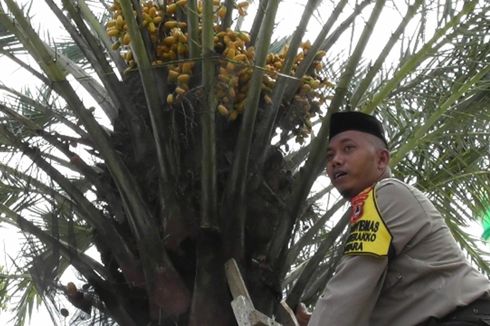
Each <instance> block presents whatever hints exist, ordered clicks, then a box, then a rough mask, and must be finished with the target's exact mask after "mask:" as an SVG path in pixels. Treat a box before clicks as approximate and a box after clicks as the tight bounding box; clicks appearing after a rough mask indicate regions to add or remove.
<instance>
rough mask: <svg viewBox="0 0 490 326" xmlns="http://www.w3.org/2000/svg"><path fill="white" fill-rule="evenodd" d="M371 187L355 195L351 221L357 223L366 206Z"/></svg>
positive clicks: (352, 201) (352, 203) (352, 202)
mask: <svg viewBox="0 0 490 326" xmlns="http://www.w3.org/2000/svg"><path fill="white" fill-rule="evenodd" d="M370 190H371V188H368V189H367V190H365V191H363V192H361V193H360V194H359V195H357V196H355V197H354V198H352V200H351V209H352V215H351V217H350V223H351V224H354V223H356V222H357V221H358V220H359V219H360V218H361V217H362V214H363V211H364V210H363V207H364V202H365V201H366V199H367V198H368V196H369V191H370Z"/></svg>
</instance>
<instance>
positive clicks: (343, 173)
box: [333, 171, 347, 180]
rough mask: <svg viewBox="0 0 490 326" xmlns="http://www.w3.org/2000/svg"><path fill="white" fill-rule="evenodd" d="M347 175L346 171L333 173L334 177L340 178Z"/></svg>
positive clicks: (335, 178)
mask: <svg viewBox="0 0 490 326" xmlns="http://www.w3.org/2000/svg"><path fill="white" fill-rule="evenodd" d="M345 175H347V173H346V172H344V171H337V172H335V173H334V174H333V179H334V180H338V179H339V178H342V177H343V176H345Z"/></svg>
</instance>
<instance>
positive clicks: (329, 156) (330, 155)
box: [327, 153, 333, 162]
mask: <svg viewBox="0 0 490 326" xmlns="http://www.w3.org/2000/svg"><path fill="white" fill-rule="evenodd" d="M332 159H333V153H328V154H327V162H329V161H331V160H332Z"/></svg>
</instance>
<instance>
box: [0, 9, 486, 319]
mask: <svg viewBox="0 0 490 326" xmlns="http://www.w3.org/2000/svg"><path fill="white" fill-rule="evenodd" d="M1 2H2V0H0V3H1ZM17 2H19V1H17ZM23 2H26V1H25V0H23ZM351 2H352V3H354V2H353V1H351ZM3 6H4V8H5V5H3ZM303 6H304V5H303V1H291V0H289V1H285V2H284V4H281V6H280V7H279V8H280V9H279V12H278V20H277V26H276V30H277V31H279V34H281V35H286V34H289V33H292V32H293V31H294V29H295V27H296V25H297V23H298V22H299V19H300V16H299V15H300V13H301V12H302V10H303ZM348 6H350V7H348V8H346V9H345V10H344V12H350V11H351V9H352V5H348ZM401 11H402V13H404V9H403V10H401ZM249 12H250V13H251V14H253V12H254V7H253V6H251V7H250V9H249ZM366 12H370V11H369V10H366ZM32 13H33V14H34V18H33V19H34V22H35V27H37V26H46V24H45V22H46V21H47V20H50V19H49V18H47V17H49V15H50V11H49V9H47V8H46V5H45V4H44V1H40V0H37V1H34V7H33V10H32ZM328 16H329V12H325V10H324V9H320V10H318V11H317V12H316V13H315V17H314V18H313V23H312V24H311V26H310V27H309V28H308V31H307V36H306V39H309V40H311V41H313V40H314V39H315V36H316V34H317V33H318V26H319V24H321V23H323V22H324V20H326V19H327V18H328ZM400 17H401V14H400V13H399V12H398V10H396V9H395V8H391V7H388V8H385V9H384V11H383V13H382V18H381V19H382V22H383V23H382V24H381V25H377V26H376V29H375V31H374V35H373V36H372V38H373V41H372V42H371V43H370V44H371V46H370V47H368V48H367V49H366V54H365V57H366V58H367V59H368V60H373V59H374V58H376V56H377V54H378V53H379V51H380V50H381V48H382V46H384V44H385V43H386V40H387V39H388V38H389V36H390V35H391V31H392V30H394V29H395V27H396V25H397V24H398V22H399V20H400ZM40 21H43V25H40V23H39V22H40ZM50 21H53V22H54V21H55V20H50ZM315 22H316V23H315ZM36 24H38V25H36ZM414 24H415V23H414ZM313 25H315V26H313ZM249 26H250V20H248V21H246V22H245V23H244V25H243V30H248V29H249ZM43 28H44V27H43ZM362 28H363V22H362V21H358V25H357V27H356V33H359V31H360V30H361V29H362ZM46 32H48V30H46ZM62 32H63V29H62V27H61V25H59V24H53V23H51V24H50V25H49V34H50V35H52V36H56V35H59V34H60V33H62ZM349 41H350V40H345V42H346V48H348V43H349ZM373 44H379V46H373ZM392 55H397V54H396V53H393V54H392ZM2 60H5V59H0V63H2ZM4 62H5V61H4ZM31 64H34V63H31ZM26 80H32V78H29V77H26V76H25V75H24V74H23V73H21V72H20V71H19V70H18V69H13V68H12V65H9V64H2V75H1V77H0V81H4V82H5V81H8V85H9V86H11V87H13V88H17V89H20V88H21V87H23V86H25V85H26ZM101 118H102V117H101ZM318 182H319V186H320V187H321V186H326V185H327V184H328V180H326V178H320V179H319V181H318ZM468 231H469V232H471V233H472V234H474V235H475V236H476V237H479V236H480V235H481V234H482V228H481V226H480V225H479V224H477V223H475V224H474V225H472V226H470V228H469V229H468ZM0 235H1V239H2V240H1V242H0V250H4V251H5V252H15V251H16V250H18V249H17V248H18V236H19V235H18V234H15V233H14V232H12V231H11V230H8V229H5V228H0ZM0 264H6V265H10V263H9V262H8V261H0ZM74 279H75V276H74V274H73V272H69V273H67V274H66V276H65V277H64V278H63V280H62V281H63V282H65V283H66V282H68V281H72V280H74ZM65 307H66V308H69V309H71V307H70V305H66V306H65ZM9 319H10V316H7V315H5V314H1V315H0V325H9V322H8V320H9ZM50 324H51V321H50V318H49V315H48V313H47V311H46V310H45V309H41V310H39V311H36V312H35V313H34V318H33V321H32V322H31V323H30V325H50Z"/></svg>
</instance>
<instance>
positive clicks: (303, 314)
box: [296, 303, 311, 326]
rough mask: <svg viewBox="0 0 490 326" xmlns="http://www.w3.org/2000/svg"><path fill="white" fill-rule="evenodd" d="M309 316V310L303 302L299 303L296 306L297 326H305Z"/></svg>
mask: <svg viewBox="0 0 490 326" xmlns="http://www.w3.org/2000/svg"><path fill="white" fill-rule="evenodd" d="M310 318H311V312H309V311H308V308H306V306H305V304H304V303H300V304H299V305H298V307H297V308H296V320H297V321H298V324H299V326H306V325H308V322H309V321H310Z"/></svg>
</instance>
